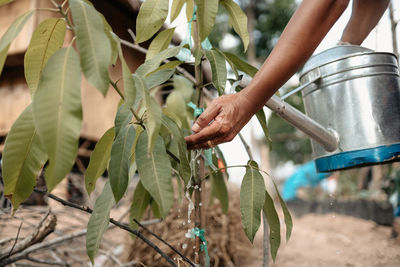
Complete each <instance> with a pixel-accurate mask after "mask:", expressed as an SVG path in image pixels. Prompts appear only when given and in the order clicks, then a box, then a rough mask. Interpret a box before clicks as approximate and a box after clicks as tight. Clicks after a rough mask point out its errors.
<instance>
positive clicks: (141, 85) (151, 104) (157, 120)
mask: <svg viewBox="0 0 400 267" xmlns="http://www.w3.org/2000/svg"><path fill="white" fill-rule="evenodd" d="M133 79H134V81H135V85H136V88H138V89H139V90H140V91H141V93H142V95H143V96H144V103H145V107H146V115H147V119H146V122H145V123H146V130H147V132H148V134H149V142H148V148H147V153H150V152H151V151H152V150H153V146H154V142H155V141H156V139H157V136H158V133H159V132H160V128H161V114H162V112H161V107H160V106H159V105H158V103H157V102H156V100H155V99H154V98H153V97H151V96H150V94H149V91H148V90H147V86H146V82H145V80H144V79H143V78H142V77H140V76H138V75H136V74H134V75H133Z"/></svg>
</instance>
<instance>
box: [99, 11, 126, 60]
mask: <svg viewBox="0 0 400 267" xmlns="http://www.w3.org/2000/svg"><path fill="white" fill-rule="evenodd" d="M98 14H99V15H101V18H102V19H103V24H104V32H105V33H106V35H107V37H108V39H109V40H110V44H111V63H112V64H115V63H116V62H117V59H118V54H119V50H120V49H119V48H120V43H121V42H120V40H119V37H118V36H117V35H116V34H115V33H114V32H113V29H112V28H111V26H110V24H108V22H107V20H106V18H105V17H104V16H103V14H101V13H98Z"/></svg>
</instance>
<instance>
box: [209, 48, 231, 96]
mask: <svg viewBox="0 0 400 267" xmlns="http://www.w3.org/2000/svg"><path fill="white" fill-rule="evenodd" d="M206 57H207V59H208V61H209V62H210V65H211V70H212V81H213V84H214V86H215V88H217V90H218V93H219V95H223V93H224V91H225V86H226V77H227V71H226V64H225V57H224V56H223V55H222V54H221V53H220V52H219V51H217V50H214V49H212V50H208V51H206Z"/></svg>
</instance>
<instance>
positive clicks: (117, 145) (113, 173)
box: [108, 125, 136, 203]
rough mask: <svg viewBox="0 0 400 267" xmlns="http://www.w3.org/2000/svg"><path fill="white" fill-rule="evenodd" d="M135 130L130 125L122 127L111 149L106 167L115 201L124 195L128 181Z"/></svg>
mask: <svg viewBox="0 0 400 267" xmlns="http://www.w3.org/2000/svg"><path fill="white" fill-rule="evenodd" d="M135 136H136V130H135V127H133V126H132V125H129V126H126V127H123V128H122V129H121V130H120V132H119V134H118V135H117V136H116V138H115V141H114V144H113V145H112V148H111V159H110V164H109V167H108V172H109V177H110V185H111V189H112V191H113V194H114V198H115V201H116V202H117V203H118V201H119V200H120V199H121V198H122V197H123V195H124V194H125V191H126V188H127V186H128V181H129V167H130V164H131V161H130V157H131V150H132V146H133V143H134V141H135Z"/></svg>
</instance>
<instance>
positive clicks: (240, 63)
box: [224, 52, 258, 77]
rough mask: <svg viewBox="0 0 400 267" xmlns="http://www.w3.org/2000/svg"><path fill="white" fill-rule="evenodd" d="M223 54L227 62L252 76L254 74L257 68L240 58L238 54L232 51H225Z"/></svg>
mask: <svg viewBox="0 0 400 267" xmlns="http://www.w3.org/2000/svg"><path fill="white" fill-rule="evenodd" d="M224 55H225V56H226V57H227V58H228V59H229V62H232V63H233V64H234V65H235V68H236V69H238V70H240V71H243V72H244V73H246V74H247V75H249V76H251V77H253V76H254V75H256V73H257V71H258V69H257V68H256V67H253V66H252V65H250V64H249V63H247V62H246V61H244V60H242V59H240V58H239V57H238V56H236V55H235V54H232V53H228V52H225V53H224Z"/></svg>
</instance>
